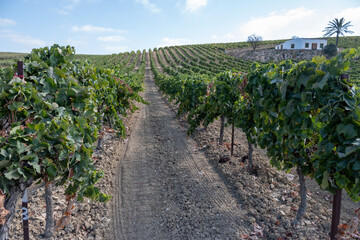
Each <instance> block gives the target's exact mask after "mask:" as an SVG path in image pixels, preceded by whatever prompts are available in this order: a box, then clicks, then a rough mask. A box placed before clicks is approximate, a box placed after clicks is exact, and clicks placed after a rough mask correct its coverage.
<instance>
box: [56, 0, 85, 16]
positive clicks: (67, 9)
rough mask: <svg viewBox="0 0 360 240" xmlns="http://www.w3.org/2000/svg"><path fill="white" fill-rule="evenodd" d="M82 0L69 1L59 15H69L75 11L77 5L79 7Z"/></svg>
mask: <svg viewBox="0 0 360 240" xmlns="http://www.w3.org/2000/svg"><path fill="white" fill-rule="evenodd" d="M80 1H81V0H68V1H66V4H65V5H64V6H63V7H62V8H60V9H59V10H58V13H60V14H63V15H67V14H69V13H70V11H72V10H74V9H75V7H76V6H77V5H79V3H80Z"/></svg>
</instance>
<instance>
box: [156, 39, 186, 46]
mask: <svg viewBox="0 0 360 240" xmlns="http://www.w3.org/2000/svg"><path fill="white" fill-rule="evenodd" d="M160 42H161V44H160V45H159V46H158V47H166V46H178V45H187V44H190V43H191V40H190V39H186V38H169V37H164V38H163V39H161V40H160Z"/></svg>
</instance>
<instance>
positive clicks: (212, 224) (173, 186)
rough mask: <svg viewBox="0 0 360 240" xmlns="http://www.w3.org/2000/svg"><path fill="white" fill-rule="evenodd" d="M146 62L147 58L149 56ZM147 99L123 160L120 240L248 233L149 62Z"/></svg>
mask: <svg viewBox="0 0 360 240" xmlns="http://www.w3.org/2000/svg"><path fill="white" fill-rule="evenodd" d="M147 59H148V58H147ZM147 66H148V67H147V69H146V74H145V83H146V89H147V90H146V92H145V96H144V97H145V99H146V100H147V101H149V102H150V105H146V106H143V107H142V109H141V111H140V115H139V118H138V120H137V122H136V123H135V126H134V128H133V131H132V135H131V137H130V141H129V144H128V148H127V150H126V152H125V154H124V156H123V157H121V159H120V160H119V170H118V172H119V175H118V178H117V181H116V185H117V187H116V189H117V191H116V194H114V198H115V206H114V209H113V212H114V231H115V237H116V239H205V238H211V239H236V238H239V236H241V234H242V233H244V232H245V231H246V230H245V228H244V227H242V225H243V224H242V223H243V220H242V218H244V216H243V213H242V212H241V208H240V206H239V204H238V200H237V199H236V198H235V197H234V195H233V194H232V193H231V192H229V190H228V188H227V186H226V185H225V184H224V182H223V180H222V179H221V177H220V176H219V175H218V174H217V172H216V171H215V170H214V168H213V167H212V165H211V164H209V162H208V160H207V159H206V158H205V156H204V154H203V153H202V152H200V151H196V150H195V149H194V148H193V146H194V145H195V143H194V142H192V140H190V139H187V137H186V133H185V130H184V129H183V128H182V127H180V126H179V124H178V122H177V120H176V118H175V116H174V113H173V112H171V110H170V109H169V107H168V105H167V104H166V103H165V101H164V100H163V99H162V97H161V96H160V94H159V93H158V91H157V88H156V87H155V85H154V82H153V78H152V75H151V71H150V68H149V64H147Z"/></svg>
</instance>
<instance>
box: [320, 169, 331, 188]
mask: <svg viewBox="0 0 360 240" xmlns="http://www.w3.org/2000/svg"><path fill="white" fill-rule="evenodd" d="M328 178H329V173H328V172H327V171H325V172H324V173H323V179H322V181H321V185H320V187H321V188H322V189H327V188H328V187H329V180H328Z"/></svg>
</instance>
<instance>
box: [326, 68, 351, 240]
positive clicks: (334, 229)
mask: <svg viewBox="0 0 360 240" xmlns="http://www.w3.org/2000/svg"><path fill="white" fill-rule="evenodd" d="M340 78H341V79H346V80H348V81H349V74H341V75H340ZM340 214H341V189H338V190H336V192H335V194H334V197H333V207H332V217H331V232H330V239H331V240H336V235H337V233H338V228H339V223H340Z"/></svg>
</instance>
